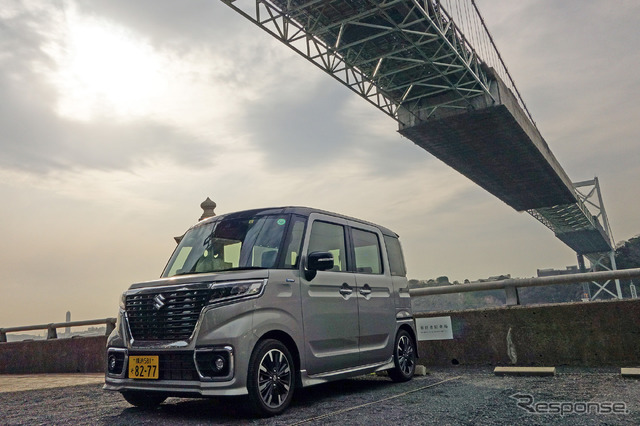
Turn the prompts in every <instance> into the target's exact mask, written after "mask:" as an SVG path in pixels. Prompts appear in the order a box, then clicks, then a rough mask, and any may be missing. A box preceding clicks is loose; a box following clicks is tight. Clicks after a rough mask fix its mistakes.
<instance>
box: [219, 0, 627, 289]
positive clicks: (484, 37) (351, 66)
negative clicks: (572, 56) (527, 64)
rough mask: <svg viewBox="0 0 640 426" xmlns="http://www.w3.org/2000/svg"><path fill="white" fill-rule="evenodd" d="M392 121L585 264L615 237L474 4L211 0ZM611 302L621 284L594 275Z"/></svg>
mask: <svg viewBox="0 0 640 426" xmlns="http://www.w3.org/2000/svg"><path fill="white" fill-rule="evenodd" d="M222 1H223V2H224V3H225V4H227V5H228V6H229V7H231V8H232V9H234V10H235V11H236V12H238V13H239V14H241V15H242V16H244V17H245V18H247V19H248V20H249V21H251V22H253V23H254V24H255V25H257V26H258V27H260V28H262V29H263V30H264V31H266V32H267V33H269V34H270V35H272V36H273V37H275V38H276V39H278V40H279V41H281V42H282V43H284V44H285V45H287V46H288V47H289V48H291V49H293V50H294V51H295V52H297V53H298V54H300V55H301V56H303V57H304V58H306V59H307V60H309V61H310V62H311V63H313V64H314V65H316V66H317V67H319V68H320V69H322V70H323V71H325V72H326V73H328V74H329V75H331V76H332V77H333V78H335V79H336V80H338V81H339V82H340V83H342V84H344V85H345V86H346V87H348V88H349V89H350V90H352V91H353V92H355V93H356V94H358V95H359V96H361V97H362V98H363V99H364V100H366V101H367V102H369V103H371V104H372V105H374V106H375V107H376V108H378V109H379V110H381V111H382V112H383V113H385V114H387V115H388V116H390V117H391V118H393V119H394V120H396V121H397V123H398V131H399V132H400V134H401V135H403V136H404V137H406V138H408V139H409V140H411V141H413V142H414V143H415V144H417V145H418V146H420V147H422V148H423V149H425V150H426V151H428V152H429V153H431V154H432V155H434V156H435V157H437V158H439V159H440V160H442V161H443V162H445V163H446V164H448V165H449V166H451V167H453V168H454V169H455V170H457V171H458V172H460V173H462V174H463V175H465V176H467V177H468V178H469V179H471V180H472V181H473V182H475V183H476V184H478V185H480V186H481V187H482V188H484V189H485V190H487V191H489V192H490V193H491V194H493V195H495V196H496V197H498V198H499V199H500V200H502V201H503V202H505V203H506V204H508V205H509V206H511V207H512V208H514V209H515V210H517V211H526V212H527V213H529V214H530V215H531V216H533V217H534V218H536V219H537V220H538V221H540V222H541V223H542V224H544V225H545V226H546V227H548V228H549V229H550V230H551V231H553V232H554V234H555V236H556V237H557V238H558V239H560V240H561V241H562V242H563V243H565V244H566V245H567V246H569V247H570V248H571V249H572V250H574V251H575V252H576V254H577V255H578V261H579V263H580V264H581V266H582V265H584V261H583V257H586V258H587V259H588V260H589V261H590V263H591V269H593V270H595V269H596V268H597V267H598V266H600V267H601V268H602V267H605V268H608V266H604V265H603V262H602V261H603V259H605V258H606V257H607V256H608V258H609V261H610V265H611V268H612V269H615V268H616V266H615V259H614V256H613V250H614V241H613V237H612V234H611V228H610V226H609V222H608V219H607V215H606V212H605V209H604V205H603V203H602V195H601V192H600V185H599V182H598V180H597V178H595V179H593V180H590V181H582V182H576V183H574V182H572V181H571V180H570V179H569V177H568V176H567V174H566V173H565V171H564V170H563V168H562V166H561V165H560V163H559V162H558V160H557V159H556V158H555V156H554V155H553V153H552V152H551V150H550V148H549V146H548V145H547V143H546V141H545V140H544V138H543V137H542V135H541V134H540V132H539V131H538V128H537V126H536V124H535V122H534V120H533V118H532V116H531V114H530V113H529V111H528V109H527V106H526V104H525V102H524V100H523V99H522V96H521V95H520V93H519V91H518V89H517V87H516V85H515V82H514V80H513V78H512V77H511V75H510V73H509V71H508V69H507V67H506V65H505V63H504V61H503V59H502V57H501V55H500V53H499V51H498V49H497V47H496V45H495V43H494V40H493V38H492V36H491V34H490V32H489V30H488V29H487V26H486V25H485V22H484V19H483V18H482V16H481V14H480V11H479V10H478V8H477V6H476V4H475V1H473V0H351V1H346V0H222ZM596 284H597V286H598V287H599V289H598V291H597V292H596V293H595V294H594V295H593V296H590V297H592V298H596V297H597V296H598V295H599V294H601V293H602V292H604V293H608V294H610V295H611V296H613V297H618V298H621V291H620V284H619V282H618V281H615V289H614V290H613V291H611V290H610V289H609V288H607V285H608V284H610V282H605V283H604V284H599V283H596Z"/></svg>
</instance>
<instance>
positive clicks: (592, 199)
mask: <svg viewBox="0 0 640 426" xmlns="http://www.w3.org/2000/svg"><path fill="white" fill-rule="evenodd" d="M573 185H574V188H575V190H576V194H577V196H578V200H579V202H580V203H581V204H582V205H583V206H585V207H590V208H591V209H593V211H594V212H595V213H596V214H595V215H594V216H593V218H594V220H595V221H596V222H597V223H599V224H602V231H603V233H604V234H605V235H606V237H607V239H608V240H609V244H610V247H611V250H610V251H609V252H606V253H588V254H585V255H586V257H587V258H588V259H589V263H590V264H591V272H595V271H597V270H598V269H601V270H602V269H608V270H611V271H615V270H617V269H618V267H617V265H616V257H615V242H614V239H613V233H612V232H611V226H610V225H609V219H608V217H607V212H606V210H605V208H604V202H603V200H602V192H601V191H600V182H599V181H598V178H597V177H594V178H593V180H589V181H583V182H576V183H574V184H573ZM584 188H586V189H587V190H586V191H585V189H584ZM607 256H608V257H609V264H608V265H607V264H606V263H605V262H604V260H605V259H606V257H607ZM581 257H582V255H581V254H578V265H579V266H580V267H581V268H582V267H583V265H584V259H583V260H582V264H580V258H581ZM610 282H611V280H608V281H606V282H605V283H604V284H600V283H597V282H593V284H595V285H596V286H597V287H598V290H597V291H596V292H595V293H594V294H591V292H589V295H590V297H589V299H590V300H595V299H597V298H598V296H599V295H600V294H601V293H602V292H605V293H609V294H610V295H611V296H613V297H615V298H618V299H622V290H621V288H620V280H619V279H615V280H614V283H615V293H614V292H613V291H610V290H609V289H607V286H608V285H609V283H610ZM587 285H589V284H587Z"/></svg>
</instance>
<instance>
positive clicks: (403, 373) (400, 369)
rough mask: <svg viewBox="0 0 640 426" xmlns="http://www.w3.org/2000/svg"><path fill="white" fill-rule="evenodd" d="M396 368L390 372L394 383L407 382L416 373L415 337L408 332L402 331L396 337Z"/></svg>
mask: <svg viewBox="0 0 640 426" xmlns="http://www.w3.org/2000/svg"><path fill="white" fill-rule="evenodd" d="M393 364H394V365H395V367H394V368H392V369H391V370H389V377H391V380H393V381H394V382H407V381H409V380H411V378H412V377H413V373H414V372H415V371H416V345H415V342H414V340H413V337H411V335H410V334H409V333H408V332H407V331H406V330H400V331H398V334H397V335H396V341H395V345H394V346H393Z"/></svg>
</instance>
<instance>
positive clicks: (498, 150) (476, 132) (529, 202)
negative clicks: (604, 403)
mask: <svg viewBox="0 0 640 426" xmlns="http://www.w3.org/2000/svg"><path fill="white" fill-rule="evenodd" d="M400 133H401V134H402V135H403V136H405V137H407V138H408V139H410V140H412V141H413V142H414V143H416V144H417V145H419V146H420V147H422V148H424V149H425V150H427V151H428V152H430V153H431V154H433V155H434V156H436V157H437V158H439V159H440V160H442V161H444V162H445V163H446V164H448V165H450V166H451V167H453V168H454V169H456V170H457V171H459V172H460V173H462V174H463V175H465V176H467V177H468V178H469V179H471V180H472V181H474V182H475V183H477V184H478V185H480V186H481V187H483V188H484V189H486V190H487V191H489V192H490V193H492V194H493V195H495V196H496V197H498V198H499V199H501V200H502V201H504V202H505V203H507V204H508V205H510V206H511V207H513V208H514V209H516V210H518V211H523V210H529V209H534V208H539V207H550V206H556V205H560V204H570V203H575V201H576V199H575V196H574V195H573V194H572V192H571V191H570V190H569V188H567V186H566V185H565V184H564V183H563V181H562V180H561V179H560V178H559V177H558V175H557V174H556V173H555V172H554V170H553V168H552V167H551V166H550V165H549V163H548V161H546V159H545V158H544V157H543V155H542V154H541V153H540V151H539V150H538V149H537V148H536V146H535V145H534V144H533V143H532V142H531V140H530V138H529V137H528V135H527V134H526V133H525V132H524V131H523V129H522V127H521V126H520V124H519V123H518V122H516V120H515V119H514V118H513V116H512V115H511V113H510V112H509V111H508V109H507V108H506V107H505V106H504V105H498V106H494V107H489V108H484V109H482V110H477V111H469V112H467V113H463V114H458V115H455V116H451V117H447V118H443V119H439V120H430V121H427V122H423V123H421V124H418V125H416V126H412V127H406V128H403V129H400Z"/></svg>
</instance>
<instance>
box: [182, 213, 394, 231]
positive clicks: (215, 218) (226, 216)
mask: <svg viewBox="0 0 640 426" xmlns="http://www.w3.org/2000/svg"><path fill="white" fill-rule="evenodd" d="M312 213H321V214H325V215H328V216H334V217H337V218H341V219H346V220H351V221H354V222H359V223H362V224H366V225H370V226H375V227H376V228H378V229H379V230H380V232H382V233H383V234H384V235H388V236H391V237H398V234H396V233H395V232H393V231H392V230H390V229H388V228H386V227H384V226H381V225H378V224H375V223H372V222H368V221H366V220H362V219H358V218H355V217H351V216H346V215H343V214H339V213H334V212H330V211H327V210H322V209H316V208H313V207H302V206H285V207H264V208H258V209H251V210H242V211H238V212H232V213H223V214H221V215H217V216H213V217H210V218H206V219H203V220H202V221H200V222H198V223H197V224H196V225H194V227H195V226H200V225H202V224H204V223H209V222H215V221H218V220H222V219H233V218H237V219H241V218H245V217H255V216H263V215H278V214H296V215H299V216H304V217H309V215H311V214H312Z"/></svg>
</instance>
